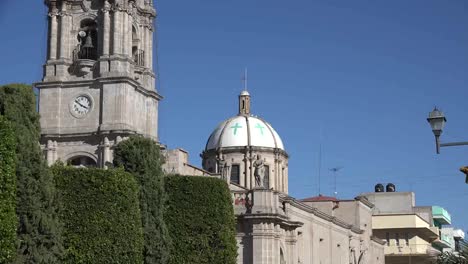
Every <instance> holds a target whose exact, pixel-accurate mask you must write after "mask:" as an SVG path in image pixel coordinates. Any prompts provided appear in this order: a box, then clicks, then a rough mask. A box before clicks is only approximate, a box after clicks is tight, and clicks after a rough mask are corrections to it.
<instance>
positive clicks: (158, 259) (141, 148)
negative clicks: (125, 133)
mask: <svg viewBox="0 0 468 264" xmlns="http://www.w3.org/2000/svg"><path fill="white" fill-rule="evenodd" d="M162 163H163V160H162V158H161V156H160V152H159V146H158V145H157V143H156V142H154V141H153V140H151V139H147V138H143V137H139V136H133V137H130V138H129V139H127V140H124V141H122V142H121V143H119V144H118V145H117V147H116V148H115V150H114V165H115V166H116V167H123V168H124V169H125V170H126V171H127V172H130V173H131V174H133V175H134V177H135V179H136V180H137V182H138V183H139V185H140V210H141V216H142V217H141V220H142V226H143V230H144V241H145V242H144V251H143V255H144V260H145V263H147V264H159V263H167V260H168V257H169V244H170V241H169V239H170V237H169V235H168V232H167V228H166V225H165V223H164V219H163V208H164V202H165V194H164V188H163V180H162V179H163V171H162V169H161V165H162Z"/></svg>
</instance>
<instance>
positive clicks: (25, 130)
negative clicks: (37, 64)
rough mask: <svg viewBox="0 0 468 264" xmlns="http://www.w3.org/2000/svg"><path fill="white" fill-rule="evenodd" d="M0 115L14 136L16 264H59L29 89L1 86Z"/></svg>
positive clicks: (50, 192) (50, 191)
mask: <svg viewBox="0 0 468 264" xmlns="http://www.w3.org/2000/svg"><path fill="white" fill-rule="evenodd" d="M0 115H3V116H4V117H5V119H6V120H8V121H9V122H10V123H11V125H12V128H13V130H14V133H15V139H16V142H17V145H16V161H17V162H16V185H17V207H16V214H17V217H18V219H19V226H18V229H17V236H18V241H19V245H18V246H17V257H16V263H59V262H60V258H61V256H62V253H63V250H62V241H61V236H60V233H61V231H60V226H61V225H60V222H59V221H58V218H57V214H56V200H55V187H54V184H53V179H52V175H51V173H50V172H49V168H48V167H47V165H46V163H45V160H44V158H43V154H42V151H41V149H40V146H39V143H38V142H39V140H40V126H39V114H38V113H37V111H36V97H35V95H34V93H33V90H32V88H31V86H29V85H24V84H8V85H4V86H0Z"/></svg>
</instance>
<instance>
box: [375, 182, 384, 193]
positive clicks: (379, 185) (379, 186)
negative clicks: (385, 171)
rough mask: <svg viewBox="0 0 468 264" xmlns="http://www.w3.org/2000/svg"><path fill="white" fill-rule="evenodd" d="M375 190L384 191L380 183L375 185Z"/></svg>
mask: <svg viewBox="0 0 468 264" xmlns="http://www.w3.org/2000/svg"><path fill="white" fill-rule="evenodd" d="M375 192H384V186H383V184H381V183H377V184H376V185H375Z"/></svg>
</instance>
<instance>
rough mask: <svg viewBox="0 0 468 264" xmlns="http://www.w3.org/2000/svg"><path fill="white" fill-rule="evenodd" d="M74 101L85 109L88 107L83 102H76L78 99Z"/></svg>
mask: <svg viewBox="0 0 468 264" xmlns="http://www.w3.org/2000/svg"><path fill="white" fill-rule="evenodd" d="M75 102H76V103H77V104H79V105H80V106H81V107H83V108H85V109H88V107H87V106H84V105H83V104H81V103H80V102H78V100H75Z"/></svg>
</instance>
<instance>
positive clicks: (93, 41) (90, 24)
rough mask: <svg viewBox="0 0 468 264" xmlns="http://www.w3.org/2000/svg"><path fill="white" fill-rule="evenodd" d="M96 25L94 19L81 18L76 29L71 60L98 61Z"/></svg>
mask: <svg viewBox="0 0 468 264" xmlns="http://www.w3.org/2000/svg"><path fill="white" fill-rule="evenodd" d="M98 36H99V35H98V23H97V22H96V19H93V18H90V17H85V18H83V19H82V20H81V21H80V23H79V27H78V34H77V36H76V39H77V42H78V44H77V46H76V47H75V49H74V51H73V58H74V59H75V60H97V59H98V56H99V54H98V47H99V37H98Z"/></svg>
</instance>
